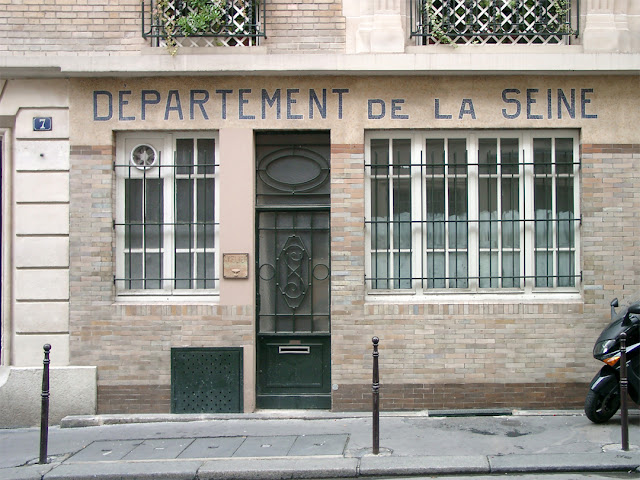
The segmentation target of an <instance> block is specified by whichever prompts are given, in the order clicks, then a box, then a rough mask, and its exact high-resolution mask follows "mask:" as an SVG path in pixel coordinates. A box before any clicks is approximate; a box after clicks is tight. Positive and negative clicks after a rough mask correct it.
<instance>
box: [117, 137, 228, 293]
mask: <svg viewBox="0 0 640 480" xmlns="http://www.w3.org/2000/svg"><path fill="white" fill-rule="evenodd" d="M216 144H217V142H216V137H215V135H212V134H210V133H202V134H195V135H194V134H193V133H190V134H180V133H175V134H158V135H154V134H146V135H144V136H141V135H140V134H122V135H120V136H119V137H118V143H117V153H116V164H115V170H116V178H117V189H116V207H117V215H116V222H115V230H116V254H117V262H116V277H115V283H116V287H117V289H118V292H119V293H135V292H138V293H141V294H149V293H159V294H193V293H194V292H196V291H197V294H207V293H215V291H216V289H217V287H218V271H219V266H218V263H219V258H218V257H219V255H218V213H217V209H218V201H217V195H218V188H217V182H218V174H217V167H218V162H217V152H216Z"/></svg>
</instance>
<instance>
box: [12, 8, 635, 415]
mask: <svg viewBox="0 0 640 480" xmlns="http://www.w3.org/2000/svg"><path fill="white" fill-rule="evenodd" d="M636 3H637V2H632V1H631V0H580V1H577V0H571V1H570V0H516V1H513V0H510V1H507V0H504V1H503V0H489V1H485V0H478V1H472V2H468V1H462V0H374V1H371V0H314V1H307V0H264V1H261V2H257V1H252V0H227V1H208V2H203V1H197V0H155V1H151V0H146V1H145V2H142V3H141V2H139V1H138V0H118V1H111V2H106V1H104V2H102V1H100V2H95V1H94V2H87V1H86V0H66V1H56V2H50V3H46V2H45V3H42V2H38V3H31V2H26V1H23V2H0V11H2V12H3V14H4V15H3V17H4V19H5V21H4V22H2V23H0V141H1V142H2V143H1V149H0V152H1V155H2V157H1V160H2V162H1V168H2V264H1V265H2V272H1V274H2V304H1V307H2V317H1V320H2V324H1V332H2V337H1V342H2V343H1V345H2V350H1V359H2V360H1V361H2V364H1V366H0V399H2V402H3V403H4V402H7V403H6V404H7V405H11V408H10V409H9V410H7V409H3V410H5V413H4V414H2V415H4V417H3V418H2V419H1V422H2V424H3V425H6V426H11V425H28V424H34V423H36V421H37V418H39V417H38V414H39V411H38V410H37V408H38V405H39V398H40V397H39V393H40V392H39V388H40V375H41V365H42V359H43V353H42V347H43V344H45V343H49V344H51V345H52V350H51V359H52V363H51V366H52V375H53V377H52V393H51V395H52V416H53V417H54V421H57V420H59V419H60V418H62V417H63V416H65V415H69V414H85V413H168V412H175V413H200V412H251V411H254V410H256V409H265V408H323V409H333V410H337V411H345V410H366V409H368V408H370V401H371V397H370V392H371V351H372V347H371V338H372V337H373V336H378V337H379V338H380V366H381V367H380V368H381V372H380V376H381V385H382V387H381V402H382V408H383V409H386V410H407V409H411V410H417V409H441V408H496V407H508V408H535V409H542V408H580V407H581V406H582V404H583V401H584V396H585V395H586V391H587V386H588V382H589V380H590V379H591V377H592V375H593V374H594V373H595V372H596V369H597V368H598V364H597V362H595V360H593V359H592V358H591V350H592V346H593V342H594V341H595V339H596V338H597V336H598V334H599V332H600V331H601V330H602V328H603V327H604V326H605V325H606V324H607V323H608V320H609V303H610V301H611V300H612V299H613V298H614V297H618V298H620V300H621V303H626V302H629V301H632V300H634V299H638V298H639V297H638V293H637V292H638V287H639V286H640V277H639V276H638V269H639V268H640V260H639V259H640V257H639V256H638V254H637V246H638V241H637V239H636V238H635V234H636V233H640V232H639V230H640V227H639V226H638V224H637V221H635V216H636V211H637V210H638V209H639V208H640V190H639V188H638V186H637V182H635V179H636V178H637V177H638V176H639V175H640V174H638V173H637V170H638V169H637V167H636V162H637V161H639V160H640V133H638V129H637V125H638V124H639V123H640V113H639V112H640V109H639V108H638V107H639V106H640V104H639V103H640V102H639V100H638V95H637V90H638V87H639V86H640V82H639V80H640V78H639V76H638V73H639V71H640V6H638V5H637V4H636Z"/></svg>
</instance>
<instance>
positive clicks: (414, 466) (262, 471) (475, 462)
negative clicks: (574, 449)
mask: <svg viewBox="0 0 640 480" xmlns="http://www.w3.org/2000/svg"><path fill="white" fill-rule="evenodd" d="M638 468H640V453H637V452H617V453H598V454H592V453H572V454H537V455H532V454H526V455H504V456H498V455H492V456H484V455H473V456H421V457H417V456H416V457H398V456H396V457H394V456H373V455H366V456H364V457H363V458H351V457H340V456H326V457H295V458H294V457H291V458H289V457H275V458H228V459H214V460H211V459H208V460H204V459H200V460H162V461H116V462H86V463H82V462H81V463H63V464H49V465H31V466H26V467H16V468H9V469H2V470H1V471H0V476H1V477H2V478H3V479H6V480H37V479H38V480H39V479H42V480H62V479H64V480H116V479H123V480H146V479H154V480H196V479H197V480H222V479H228V478H234V479H236V480H282V479H294V478H295V479H312V478H317V479H320V478H356V477H376V476H385V477H394V476H430V475H455V474H457V475H482V474H520V473H527V474H535V473H540V474H542V473H561V472H567V473H569V472H622V471H626V472H629V471H636V470H637V469H638Z"/></svg>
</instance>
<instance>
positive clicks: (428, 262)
mask: <svg viewBox="0 0 640 480" xmlns="http://www.w3.org/2000/svg"><path fill="white" fill-rule="evenodd" d="M367 157H368V161H367V163H366V165H365V168H366V175H367V184H366V185H367V190H368V192H367V199H368V204H367V218H366V227H367V237H368V258H367V269H366V271H367V275H366V282H367V285H368V288H369V289H371V290H398V289H414V290H423V291H425V292H426V291H438V290H440V291H447V290H451V289H456V290H457V291H469V292H476V291H496V290H500V291H503V290H504V289H510V290H514V291H524V292H528V291H534V290H542V289H546V290H563V291H575V290H576V288H577V287H578V285H579V282H580V279H581V273H580V271H579V268H578V261H579V251H578V245H579V238H578V235H579V225H580V215H579V210H578V205H579V197H578V195H579V192H578V181H579V167H580V161H579V155H578V143H577V138H576V136H575V135H574V134H572V133H571V132H563V133H557V132H547V133H539V132H536V133H535V134H532V133H527V132H522V133H518V132H508V133H496V134H490V133H489V134H487V133H482V134H469V135H467V136H464V135H461V134H460V133H452V134H450V135H448V134H446V133H445V134H443V133H442V132H441V133H439V134H434V136H431V135H429V136H425V135H424V134H419V133H416V134H401V133H399V134H394V135H389V134H388V133H380V134H375V133H374V134H371V135H370V138H369V139H368V141H367Z"/></svg>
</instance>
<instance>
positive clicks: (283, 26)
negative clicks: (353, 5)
mask: <svg viewBox="0 0 640 480" xmlns="http://www.w3.org/2000/svg"><path fill="white" fill-rule="evenodd" d="M266 7H267V13H266V16H267V23H266V30H267V39H266V40H265V41H264V42H263V45H266V46H267V47H268V48H269V50H270V51H272V52H286V51H294V52H296V51H298V52H300V53H310V52H314V51H315V52H317V53H329V52H336V51H339V52H342V51H343V50H344V47H345V28H346V27H345V18H344V16H343V15H342V0H269V2H268V3H267V5H266Z"/></svg>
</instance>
